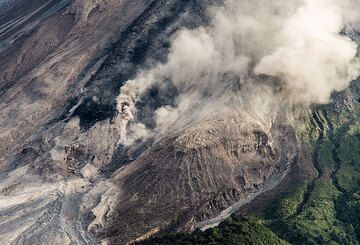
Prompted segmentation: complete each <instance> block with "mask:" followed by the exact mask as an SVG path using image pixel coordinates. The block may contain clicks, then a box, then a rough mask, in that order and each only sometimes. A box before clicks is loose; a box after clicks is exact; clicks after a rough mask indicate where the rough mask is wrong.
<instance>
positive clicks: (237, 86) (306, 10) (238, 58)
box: [118, 0, 360, 144]
mask: <svg viewBox="0 0 360 245" xmlns="http://www.w3.org/2000/svg"><path fill="white" fill-rule="evenodd" d="M358 6H360V2H359V1H358V0H356V1H351V0H344V1H339V0H293V1H286V0H280V1H279V0H270V1H261V0H228V1H225V2H224V4H223V5H222V6H221V7H214V8H212V9H210V10H209V14H210V15H211V17H212V23H211V25H210V26H209V27H206V28H205V27H202V28H198V29H195V30H187V29H185V30H181V31H180V32H179V33H177V35H176V36H175V38H174V40H173V41H172V45H171V50H170V54H169V56H168V62H167V63H166V64H159V65H157V66H156V67H155V68H153V69H152V70H149V71H142V72H141V73H140V74H139V76H138V77H137V78H136V79H135V80H132V81H128V82H127V83H126V84H125V85H124V86H123V87H122V88H121V94H120V96H119V97H118V111H119V116H120V119H119V120H120V122H121V128H122V130H123V137H122V139H123V140H124V142H125V144H130V143H129V142H128V143H126V139H125V138H126V137H125V135H126V128H127V127H128V123H129V122H130V121H133V120H135V119H136V107H135V105H136V102H138V101H139V100H140V97H141V95H142V94H143V93H144V92H145V91H147V89H149V88H150V87H151V86H153V85H154V84H158V85H159V86H161V85H162V84H163V83H164V82H165V81H167V80H170V81H172V83H173V84H174V85H175V86H176V87H177V88H178V90H179V93H180V95H179V96H178V98H177V107H176V108H172V107H169V106H167V107H163V108H160V109H159V110H158V111H156V112H155V118H156V122H157V128H156V129H155V133H157V134H162V133H165V132H166V130H168V129H169V128H170V126H174V125H176V126H177V127H179V126H184V125H187V124H189V123H191V122H194V121H197V120H204V119H206V118H207V117H212V116H213V115H219V114H220V113H226V112H229V111H234V110H236V109H239V110H249V113H252V114H254V113H255V114H257V115H258V116H259V119H260V120H261V119H262V118H263V117H266V116H268V115H271V109H272V108H273V107H272V106H271V105H272V104H274V103H279V101H280V100H281V99H285V100H287V101H290V102H292V103H298V102H299V103H306V104H310V103H324V102H327V101H328V100H329V98H330V95H331V92H332V91H334V90H342V89H345V88H346V87H347V86H348V85H349V83H350V81H351V80H353V79H355V78H357V77H358V75H359V72H360V62H359V58H358V57H357V45H356V43H355V42H353V41H352V40H351V39H350V38H348V37H346V36H344V35H341V31H342V30H343V28H344V27H345V26H347V25H349V24H353V23H355V22H356V21H357V20H358V16H357V14H356V12H355V11H354V9H356V7H358ZM245 108H246V109H245ZM264 121H266V120H264ZM136 127H137V128H142V130H141V132H143V134H141V133H136V138H137V139H141V138H145V137H147V136H149V135H151V133H149V131H148V130H145V129H144V126H142V125H140V124H136ZM132 131H133V130H132ZM134 135H135V134H132V136H131V137H130V142H134V140H136V139H134Z"/></svg>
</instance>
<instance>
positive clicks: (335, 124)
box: [143, 81, 360, 244]
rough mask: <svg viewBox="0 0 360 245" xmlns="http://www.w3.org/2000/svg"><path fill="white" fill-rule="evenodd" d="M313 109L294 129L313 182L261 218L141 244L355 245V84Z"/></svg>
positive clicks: (359, 110) (358, 160)
mask: <svg viewBox="0 0 360 245" xmlns="http://www.w3.org/2000/svg"><path fill="white" fill-rule="evenodd" d="M333 100H334V102H333V103H331V104H329V105H326V106H321V107H319V108H314V112H313V113H309V114H308V117H307V119H306V117H305V118H304V119H303V121H302V124H300V127H298V129H299V131H298V137H299V139H301V142H302V143H303V151H310V152H313V154H312V155H313V157H314V159H313V160H314V161H313V162H316V163H315V164H316V165H317V166H316V168H317V169H318V177H317V178H315V179H314V180H313V181H310V182H305V181H302V182H298V184H296V185H295V186H294V187H293V188H292V189H291V190H290V191H288V194H286V195H284V196H283V197H282V198H281V199H280V200H278V201H277V202H276V203H275V204H274V205H272V206H271V207H269V208H267V209H266V210H265V211H264V212H262V213H256V212H255V213H256V215H255V216H250V217H248V218H246V219H239V218H238V217H237V216H236V217H235V216H234V217H233V218H231V219H229V220H227V221H225V222H223V223H221V224H220V226H219V227H218V228H213V229H209V230H206V231H205V232H201V231H196V232H195V233H192V234H190V235H189V234H175V235H166V236H163V237H161V238H152V239H150V240H148V241H145V242H143V243H144V244H184V243H196V244H224V243H226V244H239V243H240V244H243V243H244V244H282V243H283V244H288V243H290V244H359V243H360V233H359V232H360V228H359V222H360V216H359V207H360V198H359V194H360V193H359V189H360V185H359V183H360V175H359V166H360V165H359V164H360V154H359V153H360V152H359V149H360V148H359V144H360V139H359V135H360V127H359V118H360V103H359V81H356V82H354V83H353V84H352V85H351V87H350V88H349V89H348V90H346V91H344V92H342V93H338V94H336V95H334V96H333Z"/></svg>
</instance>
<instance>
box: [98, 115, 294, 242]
mask: <svg viewBox="0 0 360 245" xmlns="http://www.w3.org/2000/svg"><path fill="white" fill-rule="evenodd" d="M275 133H276V132H275V131H274V132H270V131H268V130H267V129H266V128H264V127H263V126H261V125H260V124H258V123H257V122H256V121H255V120H253V119H250V118H246V117H244V116H242V115H229V116H226V117H224V118H223V119H216V120H210V121H205V122H203V123H199V124H197V125H196V126H194V127H192V128H189V129H186V130H185V131H181V132H179V133H176V134H174V135H173V136H170V137H166V138H165V139H162V140H161V141H159V142H158V143H156V144H154V146H152V147H151V148H150V149H149V150H148V151H146V152H145V153H144V154H142V155H141V156H140V157H139V158H138V159H137V160H136V161H135V162H133V163H132V164H130V165H128V166H126V167H124V168H123V169H120V170H119V171H118V173H117V174H116V177H115V178H116V181H117V183H118V185H119V187H118V188H119V189H120V190H121V192H122V195H121V196H120V200H121V201H120V202H119V204H118V205H117V207H116V211H114V214H113V215H110V216H109V219H110V220H111V222H110V226H109V228H107V230H108V232H107V233H106V234H104V237H111V239H110V241H111V242H112V243H115V244H117V243H120V244H122V243H125V242H128V241H131V240H136V239H142V238H144V237H146V235H145V236H144V234H152V233H156V232H158V231H160V230H164V229H165V230H166V229H169V230H175V229H179V230H192V229H193V228H194V226H197V223H198V222H201V221H204V220H207V219H210V218H213V217H214V216H216V215H221V212H222V211H223V210H225V209H227V208H230V207H232V205H234V204H236V203H240V204H239V207H240V206H241V204H243V203H245V202H246V201H247V200H248V201H251V200H252V198H254V196H256V195H258V194H259V193H261V192H262V191H264V190H266V189H271V188H273V187H274V186H276V185H277V184H278V183H279V181H280V180H281V179H282V178H283V176H285V175H286V170H287V169H289V168H290V164H291V163H290V162H291V159H292V158H294V157H295V156H296V154H297V152H296V145H293V148H291V147H290V146H289V149H288V151H286V152H284V153H282V154H283V156H281V157H280V151H279V149H280V147H282V145H279V144H278V143H277V142H275V140H276V138H275V139H274V138H273V136H272V135H273V134H275ZM292 140H293V138H291V137H289V138H288V139H287V142H286V143H287V144H289V145H290V144H292ZM284 143H285V142H284ZM282 157H284V158H282ZM231 209H232V210H231V211H229V215H230V214H231V213H232V212H235V211H236V210H237V208H236V207H235V206H234V207H233V208H231ZM226 217H227V216H224V217H223V218H222V219H224V218H226ZM222 219H218V220H216V221H215V222H214V223H211V222H208V223H206V222H205V223H204V224H203V226H205V225H214V224H216V223H219V222H220V221H221V220H222Z"/></svg>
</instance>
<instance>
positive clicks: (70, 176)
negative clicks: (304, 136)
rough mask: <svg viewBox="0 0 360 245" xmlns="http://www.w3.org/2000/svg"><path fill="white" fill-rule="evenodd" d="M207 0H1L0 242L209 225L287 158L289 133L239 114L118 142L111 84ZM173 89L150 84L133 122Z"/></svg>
mask: <svg viewBox="0 0 360 245" xmlns="http://www.w3.org/2000/svg"><path fill="white" fill-rule="evenodd" d="M214 2H217V1H215V0H196V1H189V0H182V1H177V0H169V1H147V0H136V1H134V0H131V1H129V0H123V1H117V0H91V1H88V0H86V1H85V0H73V1H66V0H64V1H45V0H44V1H22V0H17V1H6V3H8V4H7V5H6V6H7V7H5V8H1V9H0V42H1V43H0V44H1V45H0V66H1V67H2V68H3V69H1V70H0V127H1V131H0V141H1V142H2V143H1V145H0V170H1V172H0V195H1V198H0V199H1V201H0V214H1V217H2V219H1V221H0V243H3V244H12V243H15V244H31V243H37V244H98V243H99V242H100V241H109V242H113V243H116V244H118V243H126V242H129V241H132V240H135V239H138V238H144V237H146V236H147V235H149V234H154V233H156V232H159V231H162V230H171V231H176V230H191V229H193V228H194V227H200V228H202V227H206V226H209V225H210V226H211V225H214V224H216V223H218V222H219V220H222V219H223V218H224V217H226V216H228V215H229V214H231V213H233V212H235V211H236V210H237V208H238V207H240V206H241V205H242V204H243V203H245V202H250V201H251V200H252V198H254V197H255V196H256V195H258V194H259V193H262V192H263V191H265V190H269V189H271V188H273V187H274V186H276V185H277V183H278V181H279V180H280V179H281V178H283V177H284V176H285V175H286V174H287V170H288V168H289V165H291V164H296V162H294V161H293V158H294V156H296V155H297V142H296V139H295V137H294V136H293V135H291V134H290V136H287V131H291V130H290V129H289V130H287V129H279V128H278V127H277V126H279V124H281V123H279V122H275V123H273V126H272V127H271V126H264V125H262V124H261V123H259V120H257V119H256V118H251V117H248V116H245V115H241V114H229V115H225V116H224V117H223V118H220V117H219V118H212V119H209V120H204V121H200V122H196V123H195V124H193V125H192V126H186V127H182V128H181V129H180V128H179V129H178V130H176V131H175V132H174V133H171V134H170V135H165V136H162V137H158V138H155V139H148V140H147V141H145V142H141V143H139V144H136V145H134V146H130V147H127V146H123V145H121V144H119V140H120V129H119V115H118V114H117V111H116V97H117V96H118V94H119V89H120V87H121V86H122V85H123V84H124V83H125V82H126V81H127V80H128V79H132V78H133V77H134V76H135V75H136V74H137V72H138V71H139V70H141V69H144V68H145V69H147V68H149V67H151V65H152V64H153V62H154V61H156V62H158V61H164V60H165V59H166V54H167V52H168V48H169V40H171V38H172V35H173V34H174V33H175V32H176V30H178V29H179V28H182V27H189V28H193V27H196V26H199V25H203V24H205V23H206V22H207V17H206V14H205V13H206V7H207V6H209V4H210V3H214ZM0 4H2V3H0ZM0 6H3V5H0ZM19 6H20V7H19ZM19 23H21V24H19ZM18 24H19V25H18ZM177 89H178V88H176V87H175V86H174V85H172V84H170V85H169V86H168V87H166V88H164V87H153V88H151V89H150V90H149V92H148V93H147V94H145V95H143V98H142V100H141V101H139V102H138V105H137V107H138V108H139V111H138V112H137V113H138V115H139V120H140V121H141V122H142V123H144V124H146V126H148V127H149V128H153V127H155V125H154V111H155V110H156V109H157V108H159V107H161V106H163V105H172V104H173V103H174V97H175V96H176V95H177ZM279 121H280V120H279ZM267 123H268V124H271V123H270V122H267ZM290 128H291V126H290ZM154 141H155V142H154ZM119 168H120V169H119ZM212 219H215V220H212Z"/></svg>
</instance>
